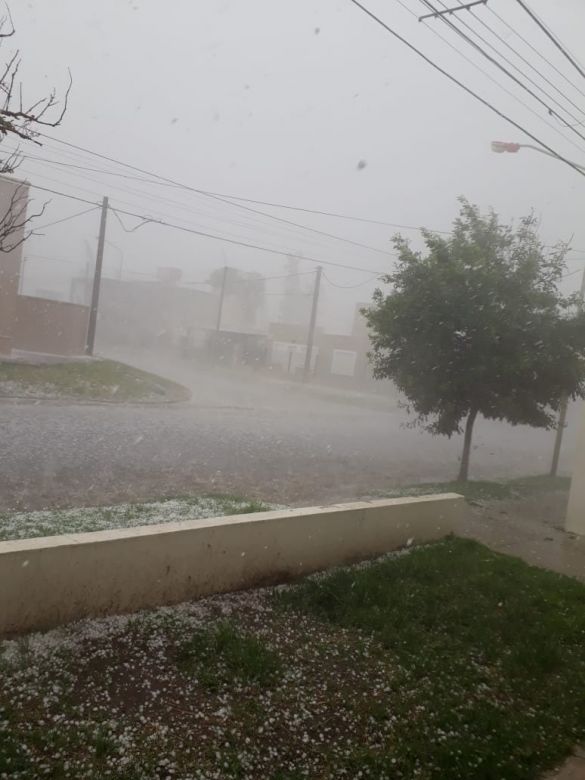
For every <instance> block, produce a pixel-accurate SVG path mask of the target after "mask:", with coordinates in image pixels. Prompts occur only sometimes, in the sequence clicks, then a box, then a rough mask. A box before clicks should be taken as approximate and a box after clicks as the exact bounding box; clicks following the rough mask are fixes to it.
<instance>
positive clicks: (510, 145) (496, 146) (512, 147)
mask: <svg viewBox="0 0 585 780" xmlns="http://www.w3.org/2000/svg"><path fill="white" fill-rule="evenodd" d="M491 147H492V152H496V154H503V153H505V152H509V153H511V154H516V153H517V152H519V151H520V149H533V150H534V151H535V152H540V153H541V154H546V155H547V157H554V158H555V159H557V160H558V159H560V158H559V157H558V156H557V155H556V154H553V153H552V152H549V151H548V150H547V149H542V147H540V146H534V145H533V144H517V143H514V142H513V141H492V143H491ZM572 164H573V165H574V166H575V167H576V168H579V170H581V171H585V165H579V163H575V162H574V163H572ZM581 299H582V300H585V270H584V271H583V280H582V282H581ZM568 406H569V399H568V397H567V396H563V397H562V398H561V403H560V406H559V421H558V424H557V432H556V436H555V446H554V450H553V456H552V462H551V467H550V474H551V476H552V477H556V475H557V471H558V468H559V457H560V454H561V445H562V443H563V433H564V430H565V424H566V421H567V408H568Z"/></svg>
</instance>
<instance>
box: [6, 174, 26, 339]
mask: <svg viewBox="0 0 585 780" xmlns="http://www.w3.org/2000/svg"><path fill="white" fill-rule="evenodd" d="M27 202H28V185H27V184H26V183H25V182H22V181H19V180H18V179H11V178H8V177H6V176H0V225H2V224H3V220H4V219H5V218H6V215H7V214H8V212H9V211H10V209H11V208H12V209H13V211H14V210H16V213H20V212H22V210H23V209H26V204H27ZM25 216H26V211H24V212H23V213H22V214H21V216H20V217H19V221H20V222H22V221H23V219H24V218H25ZM23 235H24V228H20V229H19V230H17V231H15V232H14V233H12V234H11V235H10V237H9V238H8V239H7V240H8V241H9V242H10V244H13V243H18V241H21V240H22V237H23ZM21 265H22V244H20V246H17V247H16V248H15V249H13V250H12V251H11V252H0V355H1V354H4V355H9V354H10V350H11V349H12V347H13V346H14V345H13V338H14V329H15V326H16V323H17V321H16V316H17V315H16V308H17V298H18V288H19V283H20V274H21Z"/></svg>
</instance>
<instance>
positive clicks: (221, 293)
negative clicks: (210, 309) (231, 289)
mask: <svg viewBox="0 0 585 780" xmlns="http://www.w3.org/2000/svg"><path fill="white" fill-rule="evenodd" d="M227 275H228V266H227V265H224V267H223V275H222V277H221V290H220V291H219V306H218V307H217V323H216V325H215V329H216V330H221V315H222V312H223V299H224V298H225V284H226V281H227Z"/></svg>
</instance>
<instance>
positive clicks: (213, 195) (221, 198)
mask: <svg viewBox="0 0 585 780" xmlns="http://www.w3.org/2000/svg"><path fill="white" fill-rule="evenodd" d="M39 135H42V136H43V137H44V133H39ZM47 137H48V138H51V140H59V139H53V138H52V137H51V136H47ZM72 146H73V147H74V148H78V149H80V150H81V151H88V150H86V149H83V147H76V145H75V144H72ZM91 153H92V154H95V155H96V156H98V157H101V158H103V159H106V160H108V161H109V162H113V163H116V164H118V165H123V166H124V167H126V168H129V169H131V170H135V171H137V172H138V173H142V174H144V175H146V176H154V177H155V178H157V179H160V180H161V181H165V182H167V183H169V184H173V185H175V186H178V187H180V188H181V189H186V190H190V191H191V192H196V193H198V194H199V195H203V196H204V197H208V198H213V199H214V200H218V201H222V202H224V203H227V204H228V205H231V206H234V207H235V208H239V209H243V210H245V211H249V212H253V213H257V214H259V215H261V216H263V217H268V218H269V219H273V220H275V221H277V222H282V223H285V224H289V225H292V226H294V227H296V228H300V229H302V230H307V231H309V232H311V233H317V234H319V235H323V236H326V237H327V238H333V239H336V240H338V241H343V242H345V243H348V244H352V245H353V246H359V247H361V248H362V249H368V250H370V251H374V252H379V253H381V254H384V255H386V254H387V253H386V252H385V251H384V250H383V249H378V248H377V247H372V246H369V245H367V244H362V243H360V242H358V241H353V240H352V239H348V238H343V237H341V236H336V235H334V234H332V233H327V232H325V231H322V230H318V229H317V228H311V227H309V226H307V225H302V224H301V223H298V222H292V221H290V220H287V219H284V218H283V217H277V216H275V215H273V214H268V213H266V212H264V211H257V210H256V209H252V208H250V207H249V206H244V205H242V204H241V203H237V202H235V203H232V202H231V201H229V200H228V199H227V197H226V196H224V195H219V194H216V193H213V192H208V191H207V190H202V189H199V188H197V187H190V186H189V185H187V184H182V183H181V182H177V181H174V180H173V179H169V178H167V177H164V176H159V175H158V174H155V173H151V172H149V171H146V170H144V169H142V168H138V167H137V166H134V165H129V164H128V163H123V162H121V161H119V160H115V159H114V158H112V157H109V156H107V155H101V154H98V153H96V152H91Z"/></svg>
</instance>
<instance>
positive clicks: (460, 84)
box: [349, 0, 585, 176]
mask: <svg viewBox="0 0 585 780" xmlns="http://www.w3.org/2000/svg"><path fill="white" fill-rule="evenodd" d="M349 2H350V3H353V5H355V6H356V7H357V8H359V9H360V10H361V11H362V12H363V13H364V14H366V16H369V17H370V18H371V19H372V20H373V21H375V22H376V23H377V24H379V25H380V26H381V27H383V28H384V29H385V30H386V32H388V33H390V35H392V36H393V37H394V38H396V39H397V40H398V41H400V42H401V43H402V44H403V45H404V46H406V47H407V48H409V49H410V50H411V51H413V52H414V53H415V54H417V55H418V56H419V57H420V58H421V59H423V60H424V61H425V62H426V63H427V64H428V65H430V66H431V67H432V68H434V69H435V70H436V71H438V72H439V73H441V74H442V75H443V76H445V77H446V78H447V79H449V81H452V82H453V83H454V84H457V86H458V87H460V88H461V89H463V90H464V91H465V92H467V94H468V95H471V96H472V97H474V98H475V99H476V100H477V101H479V102H480V103H481V104H482V105H484V106H486V108H489V109H490V111H493V112H494V114H497V115H498V116H499V117H501V118H502V119H504V120H505V121H506V122H508V123H509V124H511V125H512V126H513V127H515V128H516V129H517V130H520V131H521V132H522V133H524V134H525V135H527V136H528V138H531V139H532V140H533V141H535V142H536V143H537V144H539V146H542V148H543V149H546V150H547V151H549V152H550V153H551V154H552V155H553V157H556V158H557V159H558V160H562V161H563V162H564V163H565V164H566V165H568V166H569V167H570V168H572V169H573V170H574V171H576V172H577V173H578V174H579V175H580V176H585V171H582V170H580V169H579V167H578V166H577V165H575V164H574V163H572V162H571V160H569V159H567V158H566V157H564V156H563V155H561V154H559V153H558V152H556V151H555V150H554V149H553V148H552V147H550V146H549V145H548V144H546V143H545V142H544V141H542V140H541V139H540V138H538V136H536V135H534V134H533V133H531V132H530V131H529V130H527V129H526V128H525V127H523V126H522V125H521V124H520V123H519V122H516V120H514V119H512V118H511V117H509V116H508V115H507V114H505V113H504V112H503V111H500V110H499V109H498V108H496V107H495V106H494V105H493V104H492V103H490V102H489V101H488V100H486V99H485V98H482V97H481V96H480V95H478V94H477V92H474V91H473V90H472V89H471V87H468V86H467V85H466V84H464V83H463V82H461V81H459V79H458V78H456V77H455V76H453V75H451V74H450V73H449V72H448V71H446V70H445V69H444V68H442V67H441V66H440V65H438V64H437V63H436V62H434V61H433V60H432V59H431V58H430V57H427V55H426V54H424V53H423V52H422V51H421V50H420V49H418V48H417V47H416V46H415V45H414V44H412V43H410V41H408V40H407V39H406V38H404V37H403V36H402V35H400V34H399V33H398V32H396V30H394V29H393V28H392V27H390V26H389V25H388V24H386V22H384V21H383V20H382V19H380V17H379V16H376V14H374V13H373V12H372V11H370V10H369V9H368V8H366V6H364V5H362V4H361V3H360V2H359V0H349Z"/></svg>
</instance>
